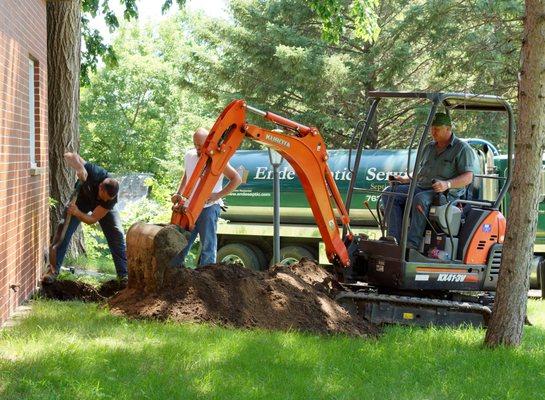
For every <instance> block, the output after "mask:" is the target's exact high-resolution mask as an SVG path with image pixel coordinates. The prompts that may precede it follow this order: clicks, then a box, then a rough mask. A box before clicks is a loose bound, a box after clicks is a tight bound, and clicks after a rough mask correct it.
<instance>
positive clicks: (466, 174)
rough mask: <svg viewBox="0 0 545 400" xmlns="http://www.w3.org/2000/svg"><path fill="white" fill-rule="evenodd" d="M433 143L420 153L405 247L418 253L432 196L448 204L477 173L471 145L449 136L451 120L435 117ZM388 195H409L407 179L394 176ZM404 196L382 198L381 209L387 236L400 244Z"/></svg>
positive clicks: (444, 114) (462, 191)
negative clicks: (443, 196)
mask: <svg viewBox="0 0 545 400" xmlns="http://www.w3.org/2000/svg"><path fill="white" fill-rule="evenodd" d="M431 136H432V138H433V141H431V142H430V143H428V144H427V145H426V147H425V148H424V150H423V156H422V162H421V163H420V173H419V175H418V185H417V187H416V191H415V197H414V200H413V204H412V209H411V223H410V226H409V233H408V238H407V247H408V248H412V249H415V250H418V249H419V248H420V244H421V242H422V239H423V236H424V230H425V228H426V222H427V221H426V217H427V215H428V213H429V210H430V205H431V204H432V200H433V197H434V195H435V193H442V192H446V195H447V199H448V201H452V200H454V199H458V198H460V197H462V196H463V195H464V194H465V191H466V187H467V186H468V185H469V184H470V183H471V182H472V181H473V175H474V173H477V172H478V163H477V160H476V156H475V153H474V152H473V150H472V149H471V147H470V145H469V144H467V143H466V142H464V141H462V140H460V139H459V138H457V137H456V136H455V135H454V133H453V132H452V123H451V119H450V116H449V115H448V114H446V113H436V114H435V117H434V119H433V122H432V126H431ZM385 192H389V193H403V194H405V195H406V194H407V193H408V192H409V178H408V177H407V176H396V177H394V180H393V181H391V184H390V186H389V187H387V188H386V189H385ZM406 201H407V197H406V196H403V195H401V196H396V195H383V196H382V205H383V207H384V210H385V219H386V223H387V226H388V236H392V237H394V238H395V239H396V240H397V242H398V243H399V242H400V240H401V225H402V221H403V212H404V208H405V203H406Z"/></svg>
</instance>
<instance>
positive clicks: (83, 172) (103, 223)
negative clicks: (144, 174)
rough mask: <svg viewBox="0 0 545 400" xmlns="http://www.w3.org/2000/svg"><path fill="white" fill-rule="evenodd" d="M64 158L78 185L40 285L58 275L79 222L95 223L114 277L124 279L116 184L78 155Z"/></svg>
mask: <svg viewBox="0 0 545 400" xmlns="http://www.w3.org/2000/svg"><path fill="white" fill-rule="evenodd" d="M64 159H65V160H66V162H67V163H68V165H69V166H70V167H71V168H73V169H74V170H75V171H76V175H77V177H78V182H77V183H76V189H75V191H74V193H73V195H72V199H71V202H70V204H69V205H68V207H67V209H66V217H65V220H64V221H63V222H61V224H59V227H58V229H57V232H56V235H55V238H54V240H53V244H52V246H51V247H50V256H49V264H50V265H49V270H48V272H47V274H46V275H45V276H44V277H43V282H44V283H50V282H52V281H54V280H55V279H56V277H57V275H58V274H59V271H60V268H61V265H62V262H63V260H64V256H65V255H66V250H67V249H68V244H69V243H70V239H71V238H72V235H73V234H74V232H75V231H76V229H77V228H78V226H79V224H80V222H85V223H86V224H89V225H92V224H95V223H97V222H98V223H99V224H100V227H101V228H102V232H103V233H104V236H105V237H106V240H107V242H108V247H109V248H110V252H111V253H112V258H113V260H114V264H115V269H116V272H117V277H118V278H119V279H121V280H126V279H127V256H126V245H125V236H124V234H123V227H122V225H121V218H120V217H119V213H118V212H117V210H115V209H114V206H115V204H116V203H117V193H118V192H119V183H118V182H117V181H116V180H115V179H113V178H111V177H110V176H109V174H108V172H107V171H106V170H105V169H104V168H102V167H99V166H98V165H95V164H92V163H89V162H86V161H85V160H84V159H83V158H81V156H80V155H79V154H76V153H66V154H65V155H64Z"/></svg>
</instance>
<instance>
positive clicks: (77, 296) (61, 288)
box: [41, 279, 127, 302]
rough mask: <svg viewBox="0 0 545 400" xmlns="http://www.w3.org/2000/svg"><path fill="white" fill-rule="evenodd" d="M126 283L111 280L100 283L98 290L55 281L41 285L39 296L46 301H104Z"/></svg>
mask: <svg viewBox="0 0 545 400" xmlns="http://www.w3.org/2000/svg"><path fill="white" fill-rule="evenodd" d="M126 286H127V285H126V283H123V282H120V281H119V280H117V279H112V280H110V281H106V282H104V283H102V284H101V285H100V286H99V287H98V288H95V287H94V286H92V285H89V284H88V283H84V282H78V281H70V280H55V281H53V282H51V283H43V284H42V290H41V294H42V296H43V297H45V298H46V299H53V300H80V301H95V302H100V301H104V300H105V299H107V298H108V297H112V296H113V295H115V294H116V293H118V292H119V291H121V290H123V289H124V288H125V287H126Z"/></svg>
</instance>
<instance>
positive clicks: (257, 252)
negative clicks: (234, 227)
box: [245, 243, 267, 271]
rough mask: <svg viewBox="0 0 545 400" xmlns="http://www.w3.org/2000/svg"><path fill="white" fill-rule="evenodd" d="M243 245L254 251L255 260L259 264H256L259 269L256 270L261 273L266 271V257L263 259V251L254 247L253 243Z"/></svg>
mask: <svg viewBox="0 0 545 400" xmlns="http://www.w3.org/2000/svg"><path fill="white" fill-rule="evenodd" d="M245 244H246V245H247V246H248V247H249V248H251V249H252V250H253V251H254V253H255V255H256V257H257V260H258V262H259V264H258V266H259V268H257V270H259V271H263V270H265V269H267V257H265V253H264V252H263V250H261V249H260V248H259V247H258V246H256V245H255V244H253V243H245Z"/></svg>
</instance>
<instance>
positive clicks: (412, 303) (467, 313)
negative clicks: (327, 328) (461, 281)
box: [336, 290, 492, 327]
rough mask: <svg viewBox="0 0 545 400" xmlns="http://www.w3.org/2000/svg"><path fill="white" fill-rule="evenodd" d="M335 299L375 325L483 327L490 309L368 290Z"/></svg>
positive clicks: (480, 305) (464, 303) (341, 295)
mask: <svg viewBox="0 0 545 400" xmlns="http://www.w3.org/2000/svg"><path fill="white" fill-rule="evenodd" d="M336 300H337V302H338V303H339V304H341V306H343V307H344V308H345V309H347V310H348V311H349V312H350V313H352V314H356V315H359V316H360V317H363V318H364V319H366V320H368V321H370V322H372V323H375V324H402V325H416V326H430V325H437V326H460V325H464V324H465V325H473V326H477V327H486V326H487V324H488V320H489V318H490V315H491V314H492V310H491V307H489V306H488V305H484V304H481V303H479V302H478V301H477V298H475V300H476V301H475V302H473V301H454V300H444V299H434V298H424V297H415V296H400V295H392V294H380V293H376V292H372V291H369V290H359V291H355V292H352V291H343V292H340V293H339V294H338V295H337V296H336Z"/></svg>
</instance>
